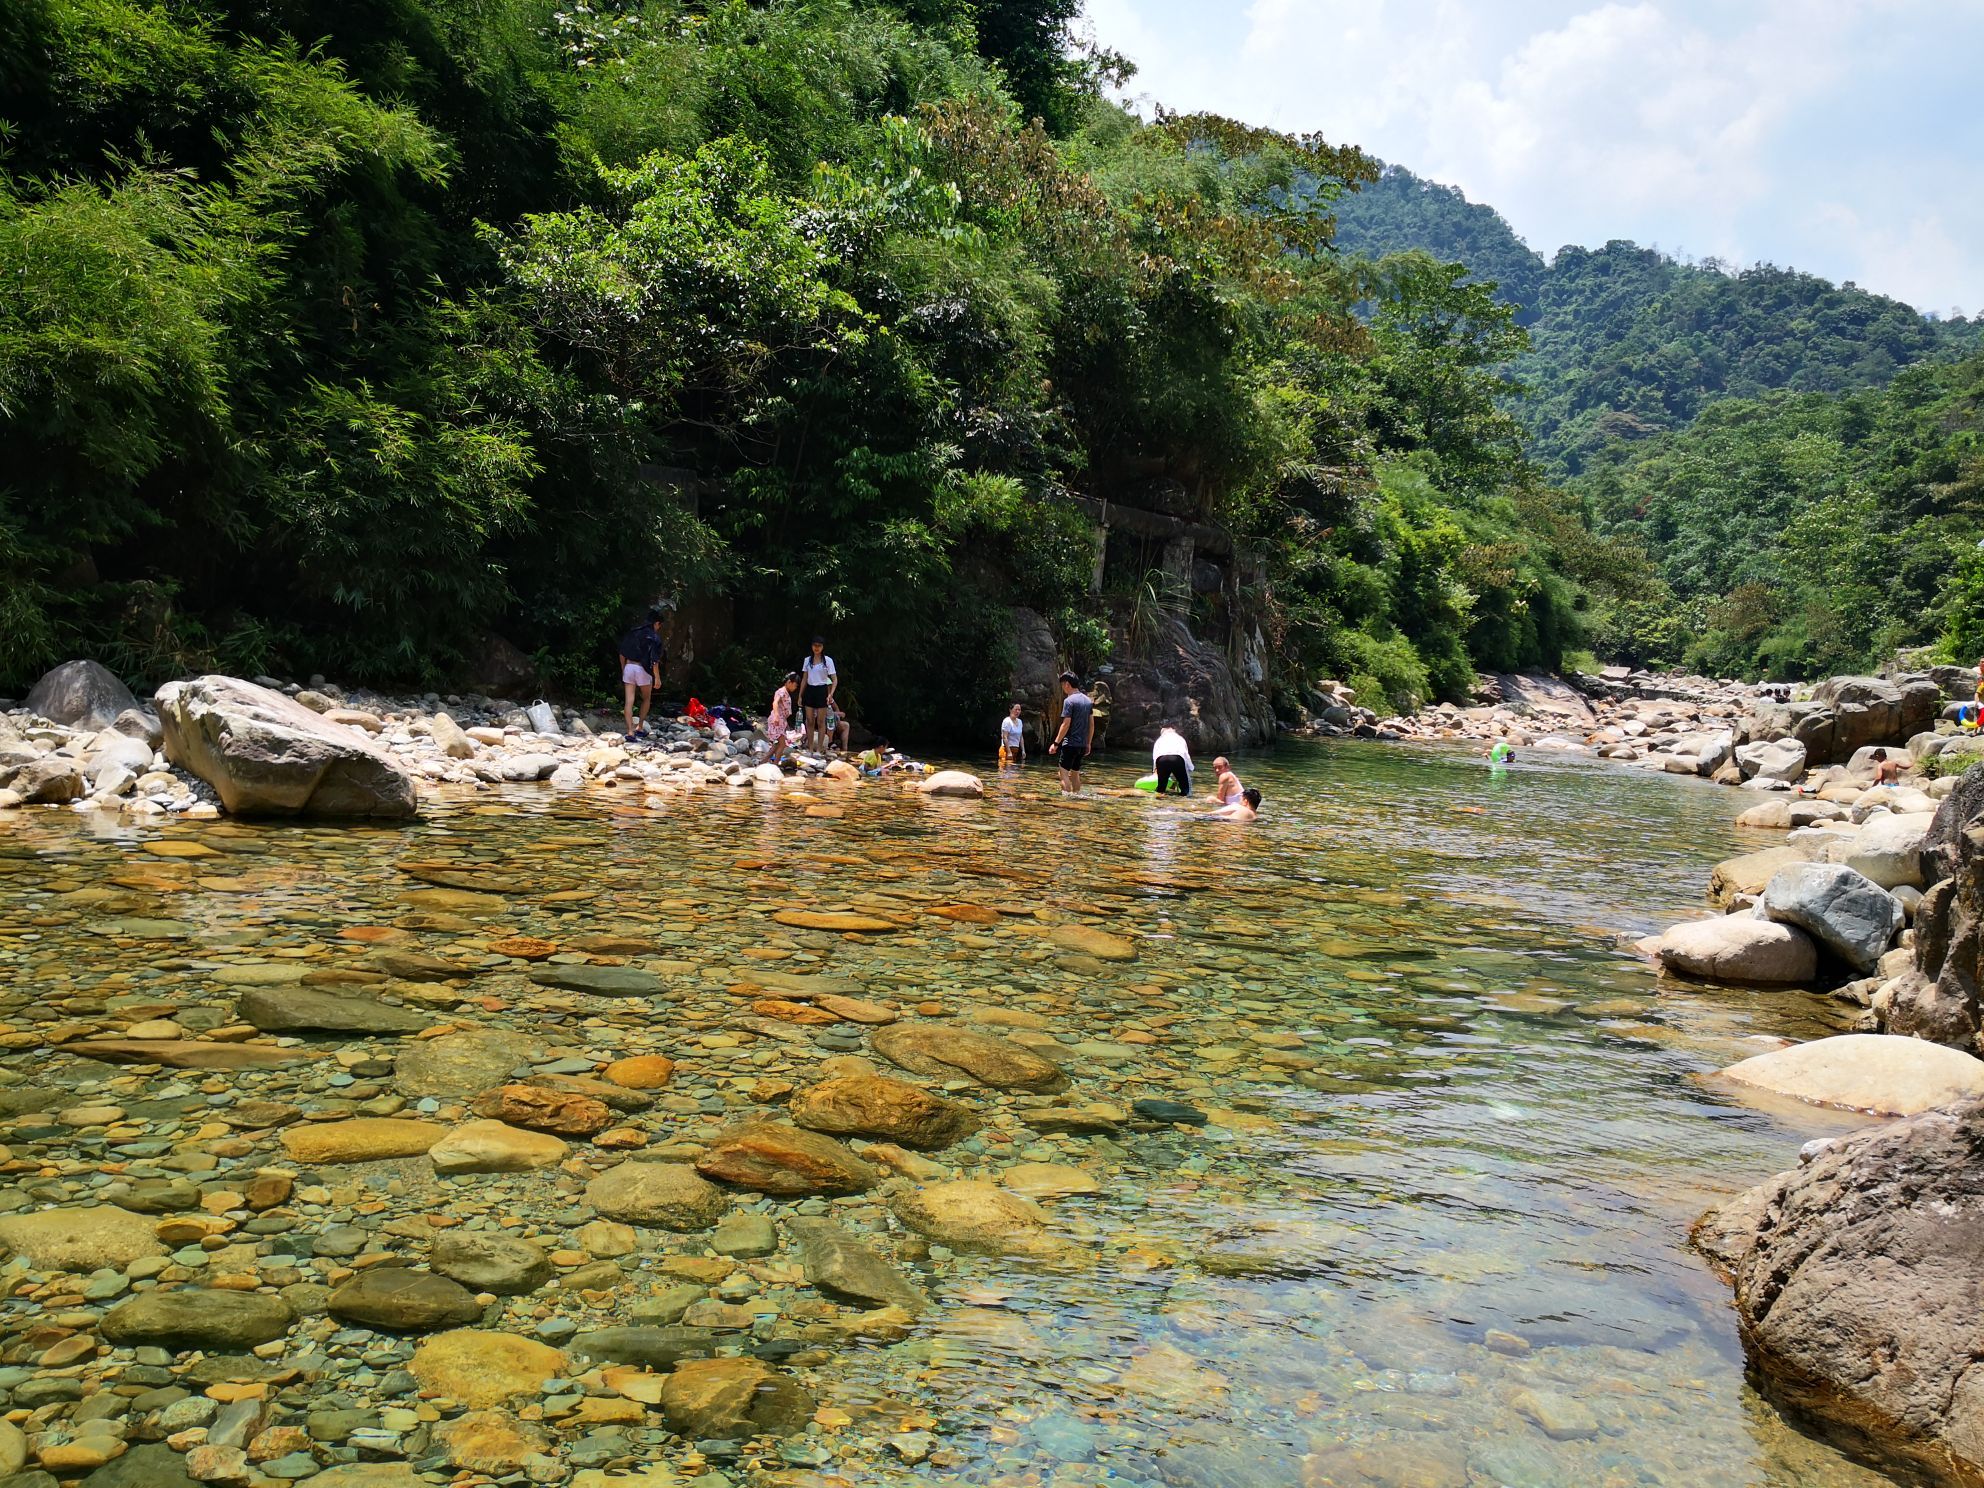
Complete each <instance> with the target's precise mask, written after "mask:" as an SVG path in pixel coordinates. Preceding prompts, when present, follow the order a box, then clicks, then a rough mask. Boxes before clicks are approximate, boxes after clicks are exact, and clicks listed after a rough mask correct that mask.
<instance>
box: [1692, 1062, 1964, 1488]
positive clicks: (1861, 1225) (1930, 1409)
mask: <svg viewBox="0 0 1984 1488" xmlns="http://www.w3.org/2000/svg"><path fill="white" fill-rule="evenodd" d="M1828 1042H1831V1041H1828ZM1742 1216H1743V1217H1742V1218H1741V1219H1740V1220H1739V1222H1738V1226H1737V1228H1738V1229H1739V1233H1737V1234H1735V1235H1733V1236H1731V1235H1727V1234H1725V1235H1724V1236H1723V1239H1722V1244H1723V1246H1724V1253H1725V1255H1726V1256H1727V1257H1728V1258H1729V1264H1730V1268H1731V1270H1732V1272H1733V1275H1734V1280H1735V1288H1736V1312H1737V1321H1738V1326H1739V1329H1740V1331H1741V1334H1742V1339H1743V1345H1744V1349H1745V1351H1746V1352H1747V1353H1748V1355H1749V1357H1750V1360H1751V1362H1752V1364H1753V1365H1754V1367H1755V1369H1756V1371H1757V1374H1758V1375H1759V1377H1760V1378H1761V1379H1762V1380H1763V1382H1764V1386H1765V1389H1766V1390H1767V1391H1768V1392H1769V1393H1770V1394H1771V1395H1773V1396H1774V1397H1775V1398H1777V1399H1778V1400H1780V1401H1782V1402H1783V1403H1785V1404H1787V1405H1790V1406H1792V1407H1794V1408H1796V1409H1798V1410H1801V1411H1805V1412H1808V1413H1809V1414H1811V1415H1813V1416H1816V1417H1818V1418H1819V1419H1821V1420H1823V1421H1826V1422H1827V1423H1829V1424H1830V1425H1832V1426H1834V1427H1836V1428H1841V1429H1844V1430H1847V1431H1849V1432H1851V1433H1854V1434H1855V1435H1857V1436H1859V1437H1861V1438H1863V1439H1864V1440H1865V1441H1866V1442H1868V1443H1869V1444H1870V1445H1871V1446H1872V1447H1873V1448H1874V1449H1875V1450H1876V1451H1877V1452H1880V1453H1883V1454H1885V1455H1887V1456H1888V1457H1889V1458H1891V1459H1900V1460H1903V1461H1906V1462H1908V1463H1911V1464H1913V1465H1916V1466H1918V1467H1921V1468H1923V1469H1926V1470H1927V1471H1928V1472H1929V1473H1930V1474H1931V1475H1932V1476H1934V1477H1935V1478H1937V1479H1938V1480H1939V1481H1947V1482H1952V1483H1966V1484H1968V1483H1979V1482H1984V1371H1980V1368H1979V1366H1978V1363H1977V1361H1978V1360H1979V1359H1981V1358H1984V1310H1980V1309H1979V1307H1978V1305H1977V1299H1978V1297H1979V1296H1980V1295H1984V1101H1980V1100H1975V1099H1972V1100H1965V1101H1963V1102H1962V1103H1960V1104H1958V1105H1954V1106H1951V1107H1949V1108H1948V1109H1944V1110H1937V1111H1930V1112H1928V1113H1926V1114H1923V1115H1920V1116H1917V1117H1915V1118H1914V1119H1913V1120H1910V1121H1907V1122H1904V1123H1902V1124H1900V1125H1897V1126H1890V1127H1883V1128H1878V1129H1875V1130H1872V1131H1867V1132H1861V1133H1856V1134H1855V1135H1853V1136H1851V1137H1848V1138H1845V1139H1843V1140H1839V1141H1835V1142H1831V1143H1828V1144H1826V1145H1825V1146H1824V1147H1823V1148H1822V1149H1821V1150H1820V1151H1818V1153H1817V1154H1816V1155H1815V1156H1814V1157H1812V1159H1811V1160H1810V1161H1809V1162H1807V1163H1805V1164H1804V1165H1803V1166H1801V1167H1798V1168H1795V1169H1793V1170H1792V1171H1790V1172H1788V1173H1782V1174H1780V1175H1778V1176H1777V1177H1776V1178H1773V1179H1771V1180H1770V1181H1769V1182H1767V1183H1765V1184H1762V1185H1761V1186H1760V1187H1759V1188H1757V1189H1755V1190H1753V1191H1752V1192H1751V1194H1749V1195H1746V1196H1745V1198H1744V1199H1743V1200H1742ZM1698 1233H1700V1232H1699V1231H1698Z"/></svg>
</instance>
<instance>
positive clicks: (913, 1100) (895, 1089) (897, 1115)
mask: <svg viewBox="0 0 1984 1488" xmlns="http://www.w3.org/2000/svg"><path fill="white" fill-rule="evenodd" d="M791 1111H792V1119H793V1121H794V1122H796V1123H797V1124H798V1125H800V1126H803V1127H805V1128H807V1129H808V1130H809V1131H819V1132H829V1133H831V1134H833V1135H834V1136H837V1137H884V1138H886V1139H888V1140H889V1141H892V1142H900V1143H902V1144H903V1145H904V1146H905V1147H916V1148H920V1149H922V1150H924V1151H934V1150H936V1149H937V1148H940V1147H948V1146H950V1145H951V1144H952V1143H954V1142H962V1141H963V1140H964V1139H965V1138H966V1137H968V1136H970V1135H971V1134H972V1133H973V1132H974V1131H976V1130H978V1118H977V1117H976V1116H974V1115H973V1114H972V1113H971V1112H970V1111H968V1110H967V1109H965V1107H963V1106H961V1105H959V1104H958V1103H957V1102H956V1101H954V1100H947V1099H946V1098H945V1097H943V1096H941V1095H938V1094H936V1093H935V1092H934V1091H929V1090H925V1089H923V1088H922V1087H921V1086H918V1085H911V1084H909V1083H908V1082H907V1081H904V1080H891V1079H889V1078H888V1077H887V1076H886V1075H848V1076H844V1077H843V1078H841V1079H837V1080H826V1081H823V1082H821V1083H820V1084H818V1085H813V1086H809V1087H808V1088H806V1089H805V1090H802V1091H800V1092H799V1093H798V1094H797V1095H795V1096H793V1098H792V1104H791Z"/></svg>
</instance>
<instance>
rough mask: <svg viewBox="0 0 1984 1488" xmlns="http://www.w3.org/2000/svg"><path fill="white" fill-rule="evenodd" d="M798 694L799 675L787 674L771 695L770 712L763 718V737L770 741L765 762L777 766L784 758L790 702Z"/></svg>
mask: <svg viewBox="0 0 1984 1488" xmlns="http://www.w3.org/2000/svg"><path fill="white" fill-rule="evenodd" d="M798 692H799V673H797V672H787V673H786V674H785V680H784V681H783V682H781V683H779V685H778V689H777V691H775V692H773V693H772V706H771V711H770V712H769V713H768V714H766V716H765V736H766V737H767V738H769V739H770V740H771V741H772V752H771V754H770V756H769V757H768V760H767V762H768V763H770V764H774V765H775V764H777V763H778V762H779V761H780V760H782V759H784V758H785V748H786V735H787V734H789V733H790V732H791V731H792V700H793V698H794V697H796V696H797V695H798Z"/></svg>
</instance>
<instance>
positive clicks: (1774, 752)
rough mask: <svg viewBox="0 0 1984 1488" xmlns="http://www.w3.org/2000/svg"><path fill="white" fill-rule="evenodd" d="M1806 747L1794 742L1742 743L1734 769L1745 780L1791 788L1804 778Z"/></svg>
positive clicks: (1784, 740) (1790, 740) (1793, 740)
mask: <svg viewBox="0 0 1984 1488" xmlns="http://www.w3.org/2000/svg"><path fill="white" fill-rule="evenodd" d="M1805 758H1806V755H1805V746H1804V745H1803V744H1800V743H1798V742H1797V741H1796V740H1795V739H1779V740H1776V741H1773V742H1764V741H1759V742H1757V743H1754V744H1745V745H1743V746H1741V747H1740V748H1739V749H1737V751H1736V768H1737V769H1739V770H1741V771H1742V772H1743V778H1744V779H1745V780H1759V779H1761V780H1776V781H1781V782H1783V783H1784V784H1787V785H1790V784H1794V783H1796V782H1797V781H1799V780H1801V779H1803V778H1804V775H1805Z"/></svg>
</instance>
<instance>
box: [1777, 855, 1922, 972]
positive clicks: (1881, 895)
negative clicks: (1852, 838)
mask: <svg viewBox="0 0 1984 1488" xmlns="http://www.w3.org/2000/svg"><path fill="white" fill-rule="evenodd" d="M1763 911H1764V913H1765V914H1766V915H1768V916H1769V917H1770V918H1771V919H1773V920H1775V921H1777V922H1778V923H1779V924H1781V925H1795V926H1796V927H1797V928H1798V929H1800V930H1803V931H1804V932H1805V933H1806V934H1808V935H1810V936H1811V937H1812V938H1813V939H1814V940H1816V941H1818V943H1819V944H1820V945H1822V946H1824V947H1825V948H1826V949H1827V950H1829V951H1831V952H1832V953H1833V954H1834V955H1835V956H1837V957H1839V959H1840V960H1842V961H1844V962H1845V963H1846V964H1847V965H1848V966H1851V967H1852V968H1853V969H1854V970H1855V971H1859V972H1863V973H1864V972H1870V971H1872V970H1873V969H1874V968H1875V966H1876V965H1878V964H1879V962H1880V959H1881V957H1882V956H1883V955H1885V954H1886V952H1887V949H1888V947H1889V946H1891V945H1893V944H1894V938H1895V937H1896V936H1897V935H1899V934H1901V926H1902V919H1903V916H1902V912H1901V905H1900V904H1899V903H1898V902H1897V901H1896V899H1895V897H1894V895H1892V894H1890V893H1888V891H1887V890H1886V889H1883V888H1882V887H1881V886H1880V885H1879V884H1877V883H1875V882H1874V881H1873V880H1872V879H1870V878H1868V877H1867V876H1866V875H1865V874H1862V873H1859V872H1856V871H1855V870H1854V869H1852V868H1849V867H1847V866H1846V865H1845V864H1844V863H1793V864H1791V865H1790V866H1788V867H1785V868H1780V869H1778V870H1777V872H1776V873H1774V874H1772V875H1771V880H1770V882H1769V883H1768V884H1766V885H1764V897H1763Z"/></svg>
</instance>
